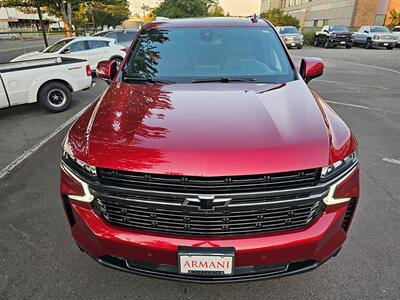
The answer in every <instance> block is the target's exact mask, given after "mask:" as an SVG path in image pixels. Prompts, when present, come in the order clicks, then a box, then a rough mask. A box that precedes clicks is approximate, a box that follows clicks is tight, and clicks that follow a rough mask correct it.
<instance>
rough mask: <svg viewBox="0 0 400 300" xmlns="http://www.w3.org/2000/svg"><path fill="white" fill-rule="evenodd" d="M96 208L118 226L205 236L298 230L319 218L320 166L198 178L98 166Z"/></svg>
mask: <svg viewBox="0 0 400 300" xmlns="http://www.w3.org/2000/svg"><path fill="white" fill-rule="evenodd" d="M97 176H98V181H99V183H93V184H90V186H89V189H90V192H91V194H92V195H93V196H94V198H95V200H94V201H93V202H92V203H93V206H94V208H95V211H96V212H97V213H98V214H99V215H100V216H102V217H103V218H104V219H105V220H107V222H109V223H111V224H112V225H115V226H122V227H129V228H133V229H139V230H146V231H152V232H162V233H171V234H183V235H185V234H187V235H199V236H221V235H224V236H225V235H244V234H255V233H263V232H272V231H283V230H293V229H298V228H301V227H304V226H307V225H308V224H310V223H312V222H313V221H314V220H315V219H316V218H318V217H319V216H320V215H321V214H322V212H323V210H324V208H325V206H324V203H323V200H322V199H323V197H325V195H326V194H327V192H328V191H327V188H326V187H322V188H321V187H320V186H318V185H317V184H318V182H319V177H320V170H319V169H312V170H303V171H296V172H285V173H275V174H268V175H250V176H225V177H222V176H221V177H198V176H196V177H195V176H178V175H159V174H144V173H137V172H128V171H117V170H109V169H101V168H98V169H97Z"/></svg>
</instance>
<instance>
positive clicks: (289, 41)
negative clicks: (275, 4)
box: [276, 26, 304, 49]
mask: <svg viewBox="0 0 400 300" xmlns="http://www.w3.org/2000/svg"><path fill="white" fill-rule="evenodd" d="M276 30H277V31H278V33H279V35H280V36H281V38H282V40H283V42H284V43H285V45H286V47H288V48H294V47H296V48H297V49H301V48H302V47H303V43H304V38H303V35H302V34H301V32H300V31H299V30H298V29H297V28H296V27H294V26H278V27H276Z"/></svg>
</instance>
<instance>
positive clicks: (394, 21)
mask: <svg viewBox="0 0 400 300" xmlns="http://www.w3.org/2000/svg"><path fill="white" fill-rule="evenodd" d="M390 18H391V23H390V25H391V26H397V25H400V12H397V11H396V10H395V9H394V8H393V9H392V10H390Z"/></svg>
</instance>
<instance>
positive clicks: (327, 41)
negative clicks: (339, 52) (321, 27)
mask: <svg viewBox="0 0 400 300" xmlns="http://www.w3.org/2000/svg"><path fill="white" fill-rule="evenodd" d="M330 47H331V43H329V40H328V39H326V40H325V43H324V48H325V49H328V48H330Z"/></svg>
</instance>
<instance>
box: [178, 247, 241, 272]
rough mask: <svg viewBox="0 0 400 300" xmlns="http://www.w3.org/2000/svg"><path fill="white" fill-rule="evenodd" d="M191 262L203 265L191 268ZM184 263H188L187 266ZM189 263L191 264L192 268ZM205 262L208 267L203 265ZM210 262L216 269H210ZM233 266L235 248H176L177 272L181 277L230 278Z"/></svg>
mask: <svg viewBox="0 0 400 300" xmlns="http://www.w3.org/2000/svg"><path fill="white" fill-rule="evenodd" d="M193 261H196V262H199V263H200V262H202V263H203V265H202V266H196V267H197V268H196V267H193ZM185 262H188V263H189V266H188V265H187V264H185ZM190 262H192V266H191V265H190ZM206 262H208V263H209V264H210V267H208V265H205V264H206ZM210 262H214V267H216V268H212V267H211V263H210ZM216 262H220V264H219V265H217V263H216ZM234 264H235V248H233V247H186V246H180V247H178V272H179V274H182V275H189V276H190V275H195V276H213V277H220V276H232V275H233V274H234V267H235V266H234ZM222 265H223V267H222ZM227 266H229V267H227ZM213 269H214V270H213Z"/></svg>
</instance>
